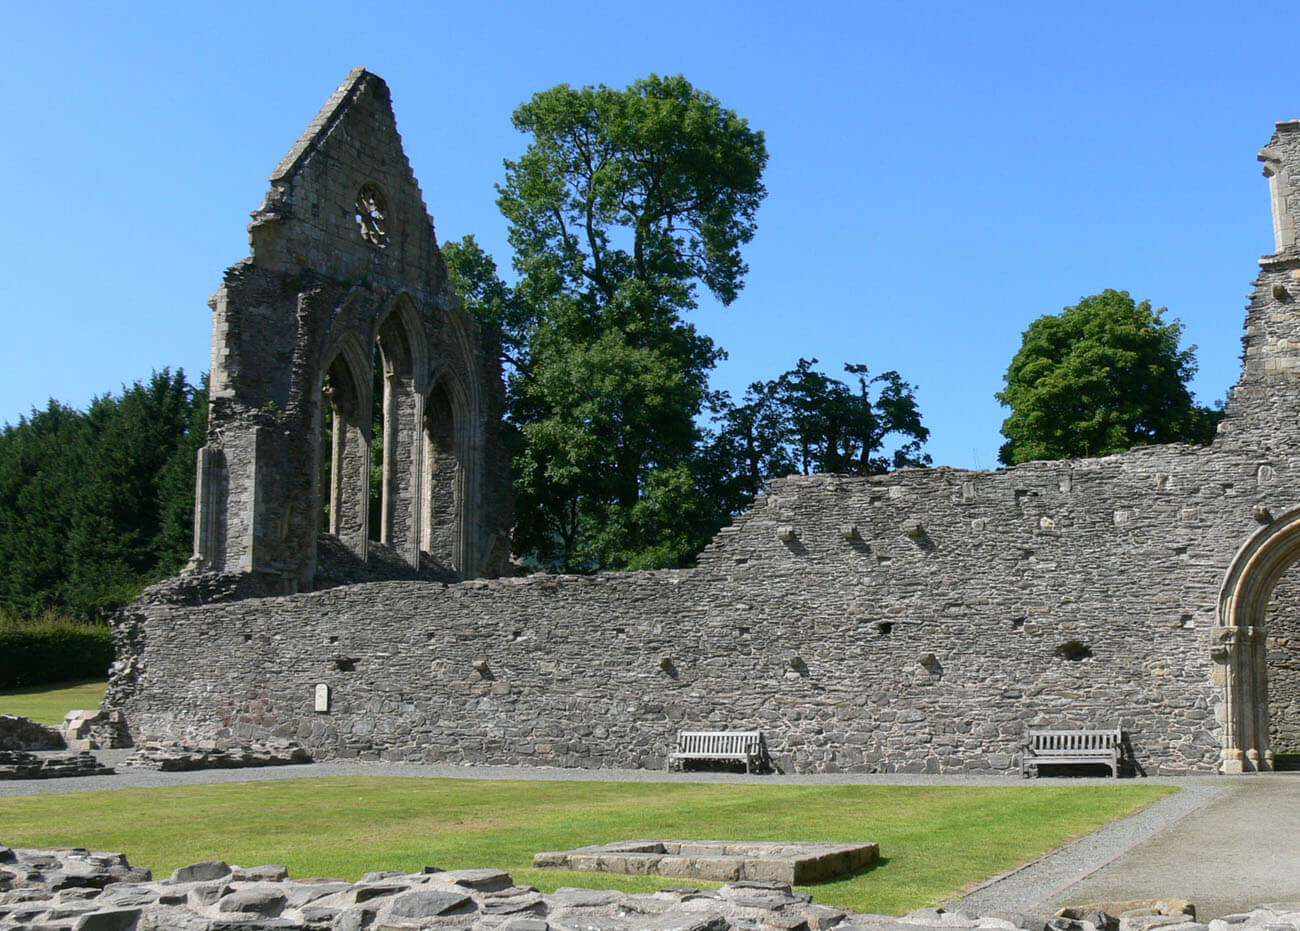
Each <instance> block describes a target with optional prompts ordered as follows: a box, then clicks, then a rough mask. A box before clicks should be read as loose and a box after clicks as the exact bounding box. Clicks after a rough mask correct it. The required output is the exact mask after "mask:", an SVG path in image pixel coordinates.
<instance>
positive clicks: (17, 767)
mask: <svg viewBox="0 0 1300 931" xmlns="http://www.w3.org/2000/svg"><path fill="white" fill-rule="evenodd" d="M111 775H113V767H111V766H105V765H103V764H102V763H100V762H99V760H97V759H95V755H94V754H93V753H90V752H89V751H85V750H82V751H79V752H75V753H73V752H69V753H63V752H53V753H28V752H26V751H24V750H0V779H62V778H66V777H69V776H111Z"/></svg>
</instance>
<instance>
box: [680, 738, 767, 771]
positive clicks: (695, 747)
mask: <svg viewBox="0 0 1300 931" xmlns="http://www.w3.org/2000/svg"><path fill="white" fill-rule="evenodd" d="M762 753H763V732H762V731H679V732H678V733H677V749H676V750H674V751H673V753H671V754H670V755H669V757H668V768H669V769H672V766H673V763H675V762H678V763H679V762H682V761H684V760H738V761H740V762H742V763H744V764H745V772H750V771H751V768H752V767H753V766H754V764H756V763H757V762H758V761H759V760H760V759H761V758H762Z"/></svg>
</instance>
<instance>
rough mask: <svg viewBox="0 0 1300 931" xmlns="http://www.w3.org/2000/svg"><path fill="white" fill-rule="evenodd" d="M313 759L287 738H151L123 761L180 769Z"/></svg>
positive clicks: (166, 770) (169, 770) (286, 763)
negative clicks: (225, 741)
mask: <svg viewBox="0 0 1300 931" xmlns="http://www.w3.org/2000/svg"><path fill="white" fill-rule="evenodd" d="M310 762H311V755H310V754H309V753H308V752H307V751H306V750H304V749H303V748H302V747H300V746H299V745H298V744H295V743H292V742H290V741H287V740H268V741H265V742H263V743H256V744H252V745H250V746H247V747H217V746H213V745H208V746H186V745H184V744H179V743H170V742H165V741H150V742H149V743H146V744H145V745H144V746H142V747H140V748H139V749H138V750H136V752H135V753H133V754H131V756H130V757H128V758H127V759H126V760H124V761H123V762H122V765H123V766H135V767H139V768H141V769H156V770H159V771H161V772H164V773H177V772H185V771H188V770H194V769H240V768H243V767H247V766H289V765H292V764H295V763H310Z"/></svg>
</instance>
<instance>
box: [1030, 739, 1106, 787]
mask: <svg viewBox="0 0 1300 931" xmlns="http://www.w3.org/2000/svg"><path fill="white" fill-rule="evenodd" d="M1123 744H1124V736H1123V733H1122V732H1121V731H1120V729H1119V728H1118V727H1116V728H1110V729H1106V730H1061V729H1056V728H1038V727H1031V728H1029V733H1028V739H1027V741H1026V743H1025V753H1024V756H1023V757H1021V760H1020V775H1021V776H1022V777H1024V776H1028V775H1029V770H1030V769H1032V770H1033V771H1034V775H1035V776H1037V775H1038V767H1039V766H1043V765H1046V764H1052V765H1074V764H1082V763H1100V764H1101V765H1103V766H1109V767H1110V772H1111V775H1112V776H1114V777H1115V778H1117V779H1118V778H1119V760H1120V753H1121V751H1122V750H1123Z"/></svg>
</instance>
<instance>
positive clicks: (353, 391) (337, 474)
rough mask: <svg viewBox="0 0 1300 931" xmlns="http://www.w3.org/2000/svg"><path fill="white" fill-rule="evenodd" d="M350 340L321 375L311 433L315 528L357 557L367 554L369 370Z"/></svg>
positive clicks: (357, 348) (363, 354)
mask: <svg viewBox="0 0 1300 931" xmlns="http://www.w3.org/2000/svg"><path fill="white" fill-rule="evenodd" d="M368 362H369V357H368V355H367V354H366V353H365V352H364V350H362V349H361V347H360V346H359V345H357V344H356V343H355V342H354V341H350V342H348V343H346V344H345V345H344V346H343V347H342V348H340V349H339V350H338V351H337V352H336V353H335V355H334V358H333V359H332V360H331V361H330V363H329V364H328V365H327V366H326V367H325V372H324V374H323V375H322V377H321V392H320V398H321V404H320V425H321V426H320V429H319V430H318V431H317V438H318V439H317V456H316V459H317V461H318V462H320V463H321V468H320V470H319V472H318V474H319V475H320V484H321V495H320V499H321V526H322V527H323V528H324V529H325V530H326V531H328V532H329V533H331V534H333V535H334V536H336V537H337V538H338V539H339V542H340V543H342V544H343V546H344V547H346V548H347V549H348V550H349V551H350V552H351V553H353V554H354V555H355V556H356V557H357V558H358V559H361V560H364V559H365V558H366V555H367V541H368V538H369V506H368V502H369V493H370V377H369V374H370V371H369V370H370V366H369V365H368V364H367V363H368Z"/></svg>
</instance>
